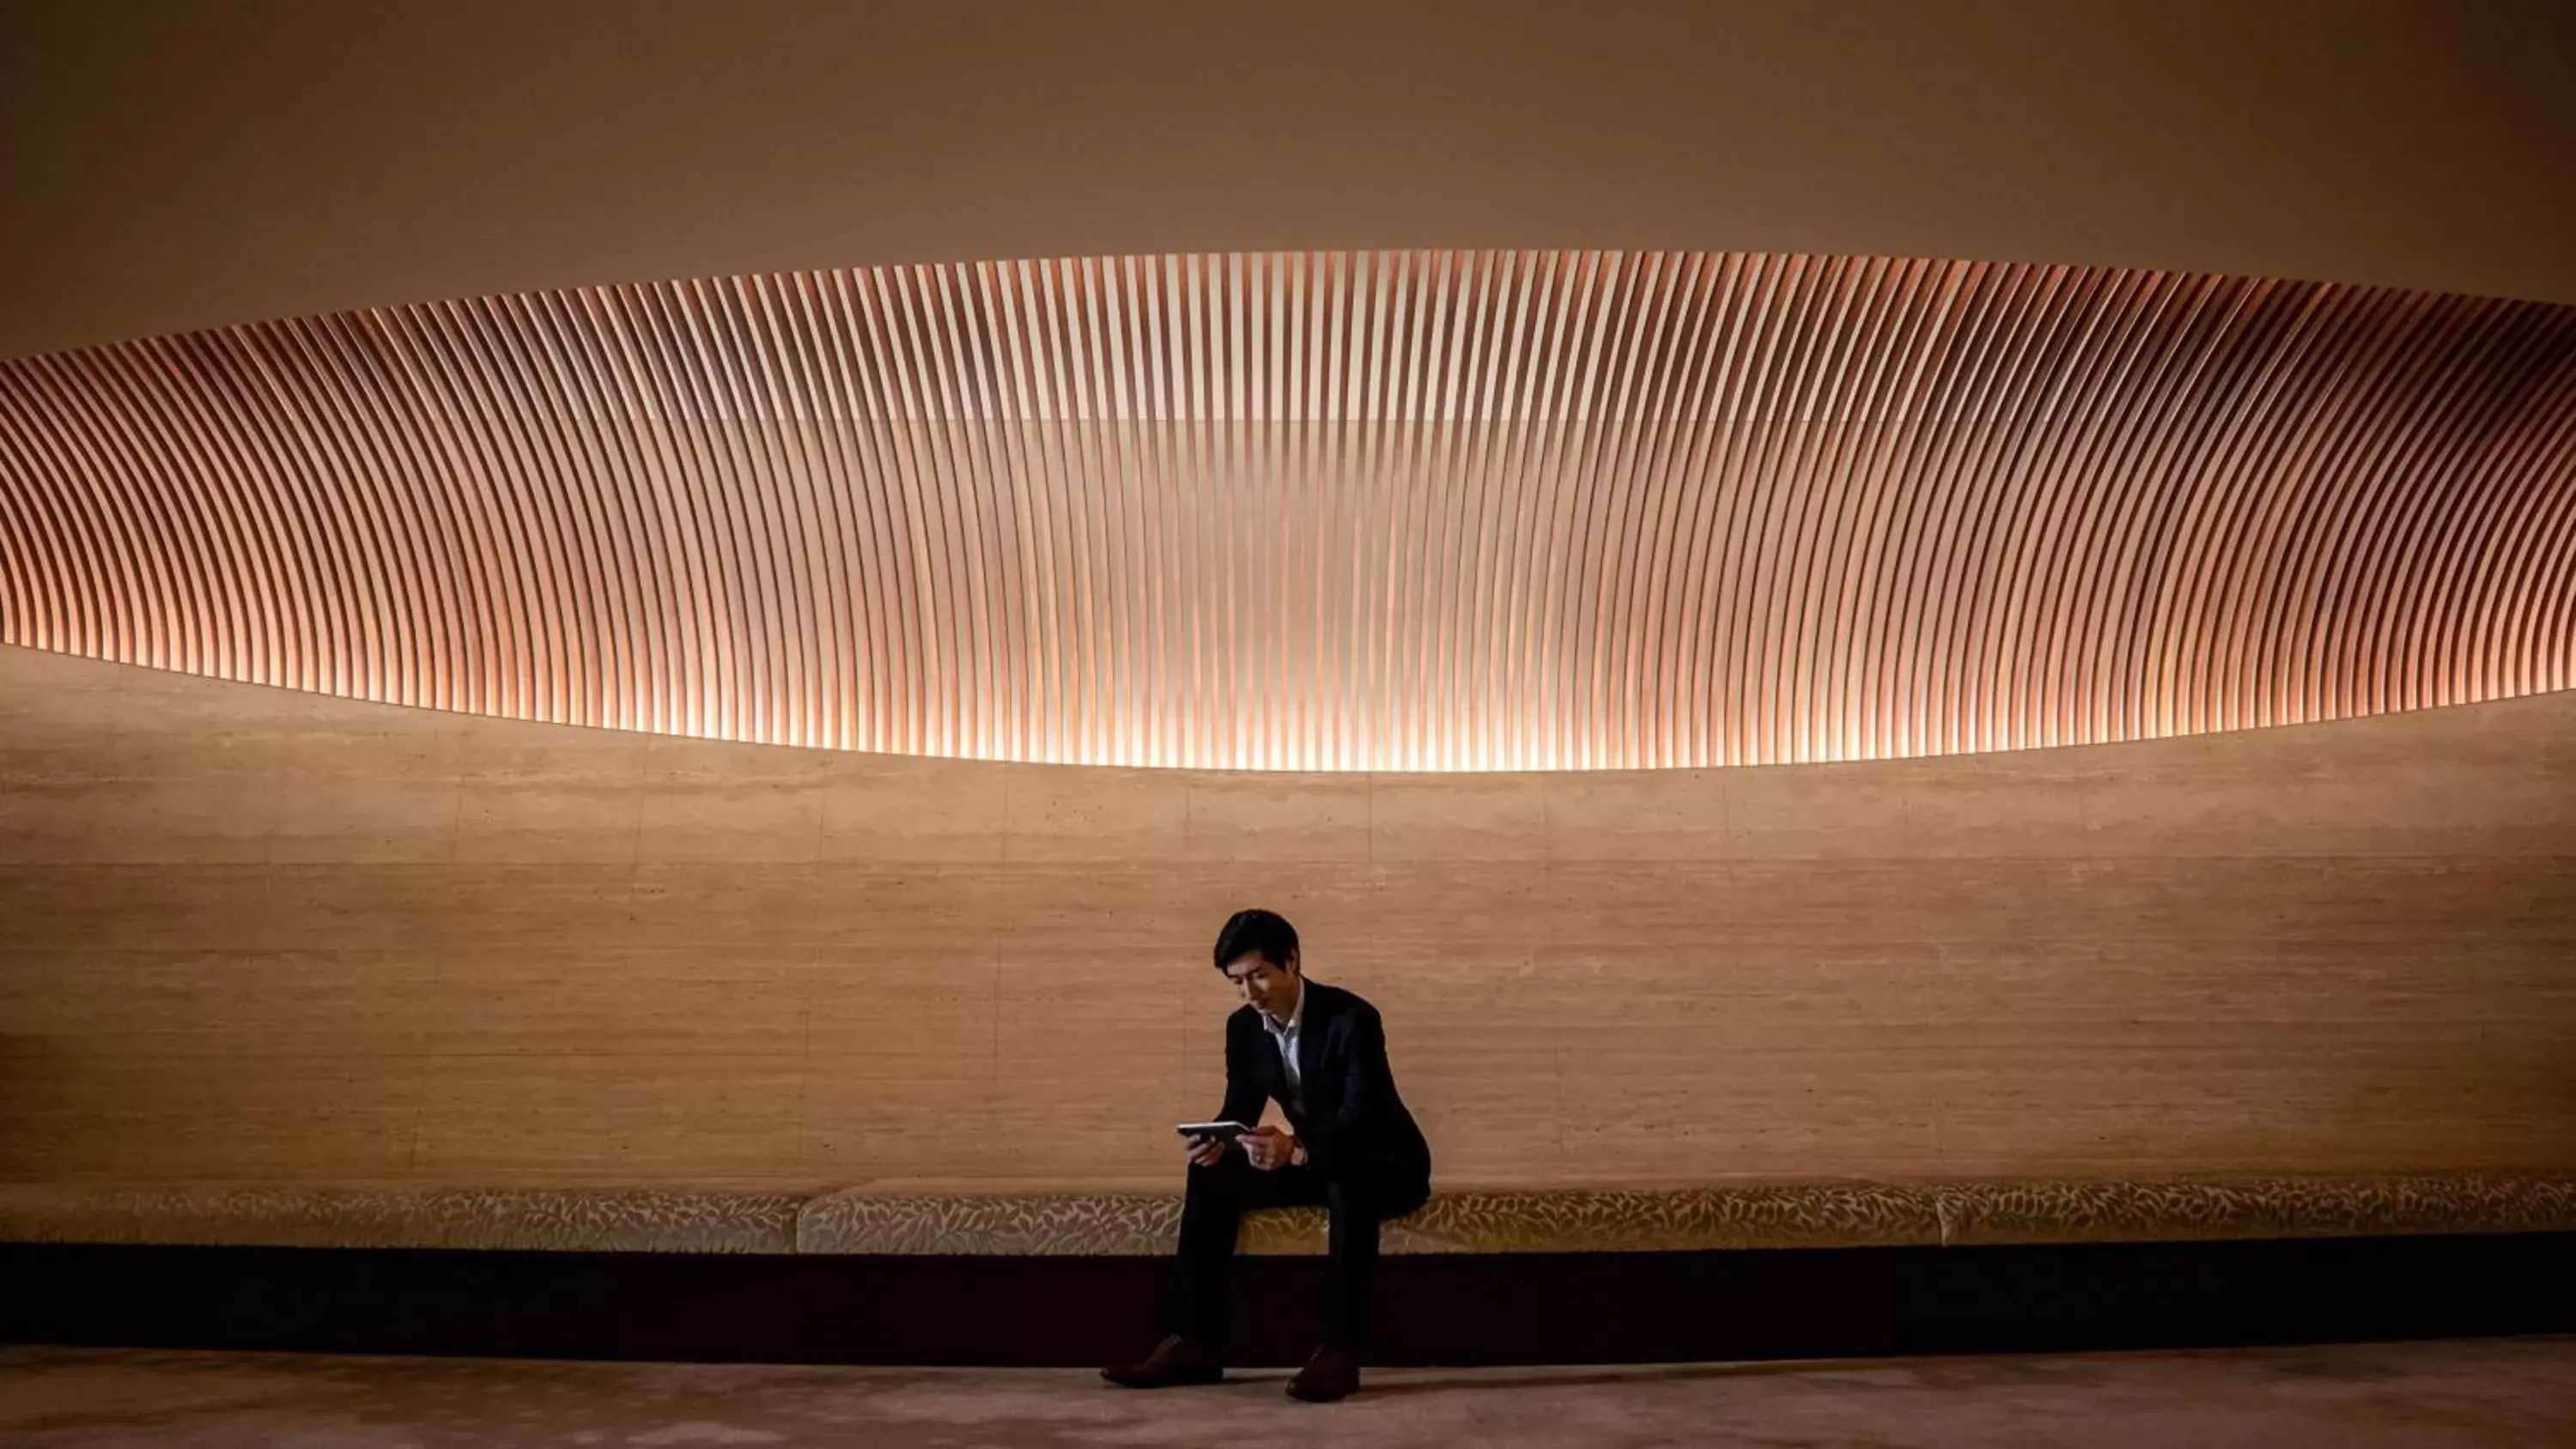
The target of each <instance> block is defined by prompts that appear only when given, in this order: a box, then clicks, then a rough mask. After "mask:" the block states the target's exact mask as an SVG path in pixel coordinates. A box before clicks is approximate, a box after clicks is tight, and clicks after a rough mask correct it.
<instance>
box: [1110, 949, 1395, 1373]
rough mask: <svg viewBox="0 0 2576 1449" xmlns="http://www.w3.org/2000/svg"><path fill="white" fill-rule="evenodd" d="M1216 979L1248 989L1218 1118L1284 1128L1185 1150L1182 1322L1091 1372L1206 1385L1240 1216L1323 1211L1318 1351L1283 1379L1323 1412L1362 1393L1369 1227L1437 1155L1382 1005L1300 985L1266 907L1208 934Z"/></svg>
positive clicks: (1228, 1035) (1199, 1142)
mask: <svg viewBox="0 0 2576 1449" xmlns="http://www.w3.org/2000/svg"><path fill="white" fill-rule="evenodd" d="M1216 969H1217V970H1218V971H1220V972H1222V973H1224V975H1225V977H1226V979H1227V980H1229V981H1231V982H1233V983H1234V986H1235V989H1236V990H1238V991H1240V992H1241V993H1242V994H1243V1006H1242V1008H1241V1009H1240V1010H1238V1011H1236V1012H1235V1013H1234V1014H1233V1015H1232V1016H1230V1017H1227V1018H1226V1023H1225V1107H1224V1109H1223V1110H1222V1111H1220V1112H1218V1113H1217V1115H1216V1117H1215V1119H1214V1120H1216V1121H1221V1122H1242V1123H1252V1122H1258V1121H1259V1120H1260V1119H1261V1109H1262V1104H1263V1103H1264V1102H1265V1101H1275V1102H1277V1103H1278V1104H1279V1106H1280V1110H1281V1111H1282V1112H1284V1113H1285V1114H1286V1115H1287V1118H1288V1125H1289V1129H1290V1130H1288V1131H1286V1132H1282V1131H1280V1130H1279V1129H1278V1128H1276V1127H1262V1128H1260V1129H1259V1130H1257V1131H1254V1132H1249V1133H1246V1134H1244V1135H1243V1136H1241V1137H1239V1138H1237V1139H1235V1141H1234V1142H1233V1143H1232V1144H1228V1143H1226V1142H1223V1141H1220V1140H1217V1139H1214V1138H1194V1139H1191V1140H1190V1144H1189V1154H1188V1155H1189V1164H1190V1166H1189V1200H1188V1204H1187V1205H1186V1206H1185V1207H1183V1208H1182V1210H1181V1253H1180V1275H1181V1293H1180V1315H1179V1321H1178V1323H1176V1324H1175V1325H1174V1328H1175V1331H1174V1332H1173V1333H1172V1335H1171V1336H1170V1337H1167V1338H1165V1339H1164V1340H1163V1341H1162V1343H1161V1344H1160V1345H1159V1346H1157V1347H1156V1348H1155V1350H1154V1351H1153V1353H1151V1354H1149V1355H1148V1356H1147V1357H1146V1358H1145V1359H1144V1361H1142V1362H1140V1363H1134V1364H1123V1365H1119V1366H1117V1367H1113V1368H1106V1369H1103V1370H1101V1376H1102V1377H1103V1378H1106V1379H1108V1380H1109V1381H1110V1382H1111V1383H1114V1384H1123V1385H1126V1386H1127V1387H1129V1388H1139V1389H1159V1388H1169V1387H1171V1386H1173V1385H1175V1384H1206V1383H1214V1382H1216V1381H1217V1380H1218V1379H1220V1378H1222V1377H1224V1375H1225V1369H1224V1361H1223V1358H1222V1357H1221V1355H1220V1351H1219V1344H1220V1342H1221V1341H1222V1338H1223V1333H1224V1328H1225V1318H1226V1307H1225V1289H1226V1277H1227V1272H1228V1269H1229V1267H1230V1266H1231V1263H1232V1260H1233V1257H1234V1239H1235V1229H1236V1228H1237V1227H1238V1226H1239V1225H1240V1224H1241V1223H1242V1221H1243V1214H1244V1212H1245V1210H1247V1209H1250V1208H1265V1207H1289V1206H1294V1205H1300V1204H1322V1205H1323V1206H1324V1207H1326V1208H1327V1209H1329V1210H1330V1212H1331V1215H1332V1226H1331V1235H1330V1250H1331V1254H1332V1261H1331V1267H1330V1269H1329V1277H1328V1278H1327V1280H1326V1281H1327V1285H1328V1286H1327V1288H1326V1292H1325V1312H1324V1342H1323V1346H1322V1347H1320V1348H1318V1349H1317V1350H1315V1356H1314V1357H1313V1358H1312V1359H1309V1360H1308V1361H1307V1364H1306V1367H1305V1368H1304V1369H1302V1370H1300V1371H1299V1372H1298V1374H1297V1376H1296V1377H1295V1378H1294V1379H1292V1380H1290V1381H1289V1384H1288V1393H1289V1396H1290V1397H1292V1398H1298V1399H1306V1400H1310V1401H1315V1402H1329V1401H1331V1400H1334V1399H1340V1398H1345V1397H1347V1396H1349V1395H1350V1394H1351V1393H1353V1392H1354V1391H1356V1390H1357V1389H1358V1388H1359V1385H1360V1374H1359V1359H1358V1352H1359V1346H1360V1322H1361V1317H1362V1315H1363V1313H1364V1312H1365V1311H1366V1308H1367V1303H1368V1282H1369V1272H1370V1270H1371V1269H1372V1268H1374V1267H1375V1266H1376V1264H1377V1234H1378V1224H1380V1223H1381V1222H1383V1221H1385V1220H1386V1219H1388V1218H1391V1217H1400V1216H1402V1215H1403V1214H1405V1213H1409V1212H1411V1211H1413V1210H1414V1209H1415V1208H1418V1207H1420V1206H1422V1204H1423V1201H1424V1200H1425V1199H1427V1198H1428V1197H1430V1195H1431V1147H1430V1145H1429V1144H1428V1143H1426V1142H1424V1141H1423V1139H1422V1129H1421V1128H1419V1127H1416V1126H1415V1125H1414V1123H1413V1114H1412V1113H1410V1112H1407V1111H1406V1110H1405V1109H1404V1099H1403V1098H1402V1097H1400V1096H1398V1095H1396V1090H1395V1073H1394V1070H1393V1069H1392V1068H1391V1067H1389V1066H1388V1065H1387V1059H1386V1029H1385V1027H1384V1025H1383V1024H1382V1023H1380V1022H1379V1020H1378V1014H1377V1008H1376V1007H1374V1006H1371V1005H1369V1004H1368V1003H1367V1002H1365V1001H1363V1000H1361V999H1360V998H1359V997H1357V996H1354V995H1352V994H1351V993H1350V992H1347V991H1344V990H1342V989H1341V988H1339V987H1335V986H1326V985H1324V984H1323V983H1322V982H1320V981H1308V980H1306V979H1305V977H1304V975H1303V974H1302V970H1301V966H1300V962H1299V960H1298V956H1297V928H1296V927H1294V926H1291V925H1289V924H1288V922H1287V921H1286V920H1284V919H1282V918H1281V917H1280V916H1278V915H1276V914H1274V913H1272V912H1269V911H1237V912H1236V913H1235V914H1234V917H1233V919H1231V920H1229V921H1227V922H1226V923H1225V929H1224V930H1223V931H1220V932H1218V933H1217V938H1216Z"/></svg>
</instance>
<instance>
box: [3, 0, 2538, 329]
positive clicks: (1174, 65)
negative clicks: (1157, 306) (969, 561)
mask: <svg viewBox="0 0 2576 1449" xmlns="http://www.w3.org/2000/svg"><path fill="white" fill-rule="evenodd" d="M0 216H6V218H7V221H8V224H7V225H6V226H5V227H0V356H19V355H26V354H31V353H37V352H50V351H58V350H62V349H65V348H69V347H75V346H84V345H90V344H96V343H106V342H116V341H122V340H125V339H127V338H133V337H142V336H152V335H161V334H167V333H174V332H180V331H187V330H193V329H197V328H203V327H213V326H226V325H230V324H233V323H239V322H253V321H267V320H272V319H276V318H283V317H296V316H310V315H315V314H320V313H327V312H333V311H340V310H344V309H348V308H356V307H373V306H384V305H391V304H396V303H409V302H427V301H434V300H438V299H443V298H452V297H474V296H484V295H492V294H499V293H515V292H521V291H527V290H531V289H539V288H551V287H566V286H575V285H582V284H589V283H599V282H626V281H638V282H641V281H659V280H664V279H669V278H676V277H702V276H725V275H732V274H738V273H751V272H771V271H782V270H788V269H794V268H814V267H833V266H847V265H856V264H881V263H914V262H939V261H947V260H955V259H960V258H966V259H980V258H1000V257H1051V256H1086V255H1108V254H1118V253H1125V252H1162V251H1182V252H1189V251H1199V252H1216V251H1229V250H1238V249H1267V248H1333V247H1447V246H1461V245H1514V246H1545V247H1612V248H1621V249H1626V250H1647V249H1654V248H1706V249H1712V250H1726V249H1731V250H1742V251H1767V252H1808V253H1836V254H1862V255H1880V256H1886V255H1894V256H1935V257H1978V258H1986V259H1990V260H1996V261H2013V262H2039V263H2060V262H2064V263H2082V264H2090V265H2102V266H2143V267H2153V268H2159V269H2165V270H2179V271H2195V272H2220V273H2227V274H2233V275H2248V276H2269V277H2293V278H2302V279H2311V280H2321V281H2334V282H2346V283H2353V284H2359V285H2373V286H2400V287H2412V288H2419V289H2425V290H2433V291H2447V292H2460V293H2466V294H2472V295H2496V296H2513V297H2523V298H2531V299H2537V300H2544V301H2559V302H2576V246H2571V244H2570V239H2571V238H2576V5H2569V4H2567V3H2565V0H2477V3H2474V4H2463V3H2459V0H2373V3H2370V4H2353V3H2349V0H2084V3H2081V4H2069V3H2066V0H1938V3H1907V0H1618V3H1614V4H1580V3H1575V0H1297V3H1295V4H1209V3H1205V0H1116V3H1090V4H1077V3H1066V0H866V3H825V0H729V3H723V4H714V3H700V4H681V3H664V4H650V3H639V0H542V3H531V0H365V3H329V0H10V3H7V4H0Z"/></svg>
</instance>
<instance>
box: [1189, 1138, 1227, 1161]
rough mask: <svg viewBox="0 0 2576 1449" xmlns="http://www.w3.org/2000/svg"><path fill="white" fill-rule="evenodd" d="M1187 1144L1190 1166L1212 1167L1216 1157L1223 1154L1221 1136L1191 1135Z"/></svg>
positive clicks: (1222, 1139)
mask: <svg viewBox="0 0 2576 1449" xmlns="http://www.w3.org/2000/svg"><path fill="white" fill-rule="evenodd" d="M1189 1144H1190V1166H1192V1167H1213V1166H1215V1165H1216V1160H1217V1159H1218V1158H1220V1157H1223V1156H1225V1139H1224V1138H1222V1137H1193V1138H1190V1139H1189Z"/></svg>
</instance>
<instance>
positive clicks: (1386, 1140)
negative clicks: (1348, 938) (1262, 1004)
mask: <svg viewBox="0 0 2576 1449" xmlns="http://www.w3.org/2000/svg"><path fill="white" fill-rule="evenodd" d="M1305 992H1306V1001H1305V1007H1304V1010H1305V1015H1304V1016H1303V1018H1301V1019H1300V1021H1299V1022H1298V1027H1297V1079H1298V1081H1299V1083H1300V1084H1301V1085H1302V1087H1303V1088H1304V1096H1305V1099H1306V1104H1305V1108H1304V1110H1303V1111H1300V1110H1299V1109H1298V1108H1297V1107H1295V1106H1294V1105H1292V1104H1291V1103H1290V1100H1289V1096H1288V1079H1287V1077H1286V1075H1285V1074H1284V1073H1283V1072H1281V1071H1280V1068H1279V1048H1278V1047H1277V1046H1276V1045H1274V1044H1273V1043H1272V1041H1271V1039H1270V1034H1269V1033H1268V1032H1266V1031H1264V1030H1262V1027H1261V1013H1260V1012H1259V1011H1258V1010H1256V1009H1255V1008H1253V1007H1251V1006H1245V1007H1242V1008H1240V1009H1238V1010H1237V1011H1236V1012H1235V1013H1234V1015H1232V1016H1230V1017H1227V1018H1226V1021H1225V1107H1224V1108H1223V1110H1221V1111H1219V1112H1218V1113H1217V1119H1218V1120H1220V1121H1229V1122H1258V1121H1260V1120H1261V1104H1262V1102H1263V1101H1264V1100H1265V1099H1268V1100H1273V1101H1276V1102H1278V1104H1279V1107H1280V1110H1281V1111H1283V1112H1285V1113H1287V1115H1288V1123H1289V1125H1290V1126H1291V1127H1293V1128H1295V1129H1296V1132H1297V1136H1298V1138H1299V1139H1300V1140H1301V1141H1303V1142H1304V1143H1305V1144H1306V1160H1307V1162H1308V1164H1309V1165H1311V1166H1312V1167H1313V1168H1314V1169H1315V1170H1316V1171H1318V1172H1320V1173H1322V1174H1324V1175H1325V1176H1326V1177H1331V1178H1338V1179H1341V1180H1343V1181H1346V1182H1349V1183H1352V1184H1354V1185H1356V1186H1358V1187H1359V1188H1360V1189H1361V1190H1362V1193H1363V1195H1364V1197H1365V1198H1366V1199H1367V1200H1368V1201H1369V1202H1370V1204H1371V1205H1372V1206H1374V1207H1376V1208H1377V1209H1378V1211H1379V1212H1381V1213H1383V1214H1385V1215H1386V1216H1389V1217H1392V1216H1394V1215H1396V1214H1398V1213H1408V1212H1411V1211H1413V1210H1414V1209H1415V1208H1417V1207H1420V1206H1422V1203H1423V1200H1424V1199H1425V1198H1427V1197H1429V1196H1430V1195H1431V1145H1430V1144H1429V1143H1427V1142H1425V1141H1423V1139H1422V1129H1421V1128H1420V1127H1417V1126H1415V1125H1414V1122H1413V1114H1412V1113H1411V1112H1408V1111H1406V1110H1405V1109H1404V1099H1403V1098H1402V1097H1400V1096H1398V1095H1396V1090H1395V1071H1394V1069H1393V1068H1392V1067H1390V1066H1389V1065H1388V1064H1387V1060H1386V1027H1385V1025H1384V1023H1382V1022H1380V1021H1379V1020H1378V1014H1377V1008H1376V1007H1374V1006H1371V1005H1369V1004H1368V1003H1367V1002H1365V1001H1363V1000H1361V999H1360V998H1359V997H1357V996H1354V995H1352V994H1351V993H1349V992H1347V991H1344V990H1342V989H1341V988H1340V987H1338V986H1326V985H1324V984H1323V983H1322V982H1319V981H1309V982H1307V983H1306V984H1305Z"/></svg>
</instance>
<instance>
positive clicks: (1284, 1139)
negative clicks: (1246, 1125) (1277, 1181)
mask: <svg viewBox="0 0 2576 1449" xmlns="http://www.w3.org/2000/svg"><path fill="white" fill-rule="evenodd" d="M1237 1140H1239V1141H1241V1142H1242V1143H1243V1155H1244V1156H1246V1157H1249V1158H1251V1159H1252V1165H1253V1166H1255V1167H1257V1168H1260V1169H1261V1170H1262V1171H1263V1172H1271V1171H1275V1170H1277V1169H1279V1168H1282V1167H1286V1166H1287V1165H1288V1159H1289V1158H1290V1156H1291V1155H1293V1154H1294V1153H1295V1151H1296V1149H1297V1139H1296V1138H1294V1137H1291V1136H1289V1135H1288V1134H1287V1133H1285V1132H1282V1131H1280V1130H1279V1129H1278V1128H1276V1127H1259V1128H1255V1129H1253V1130H1252V1131H1250V1132H1246V1133H1245V1134H1243V1136H1242V1137H1241V1138H1239V1139H1237Z"/></svg>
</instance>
